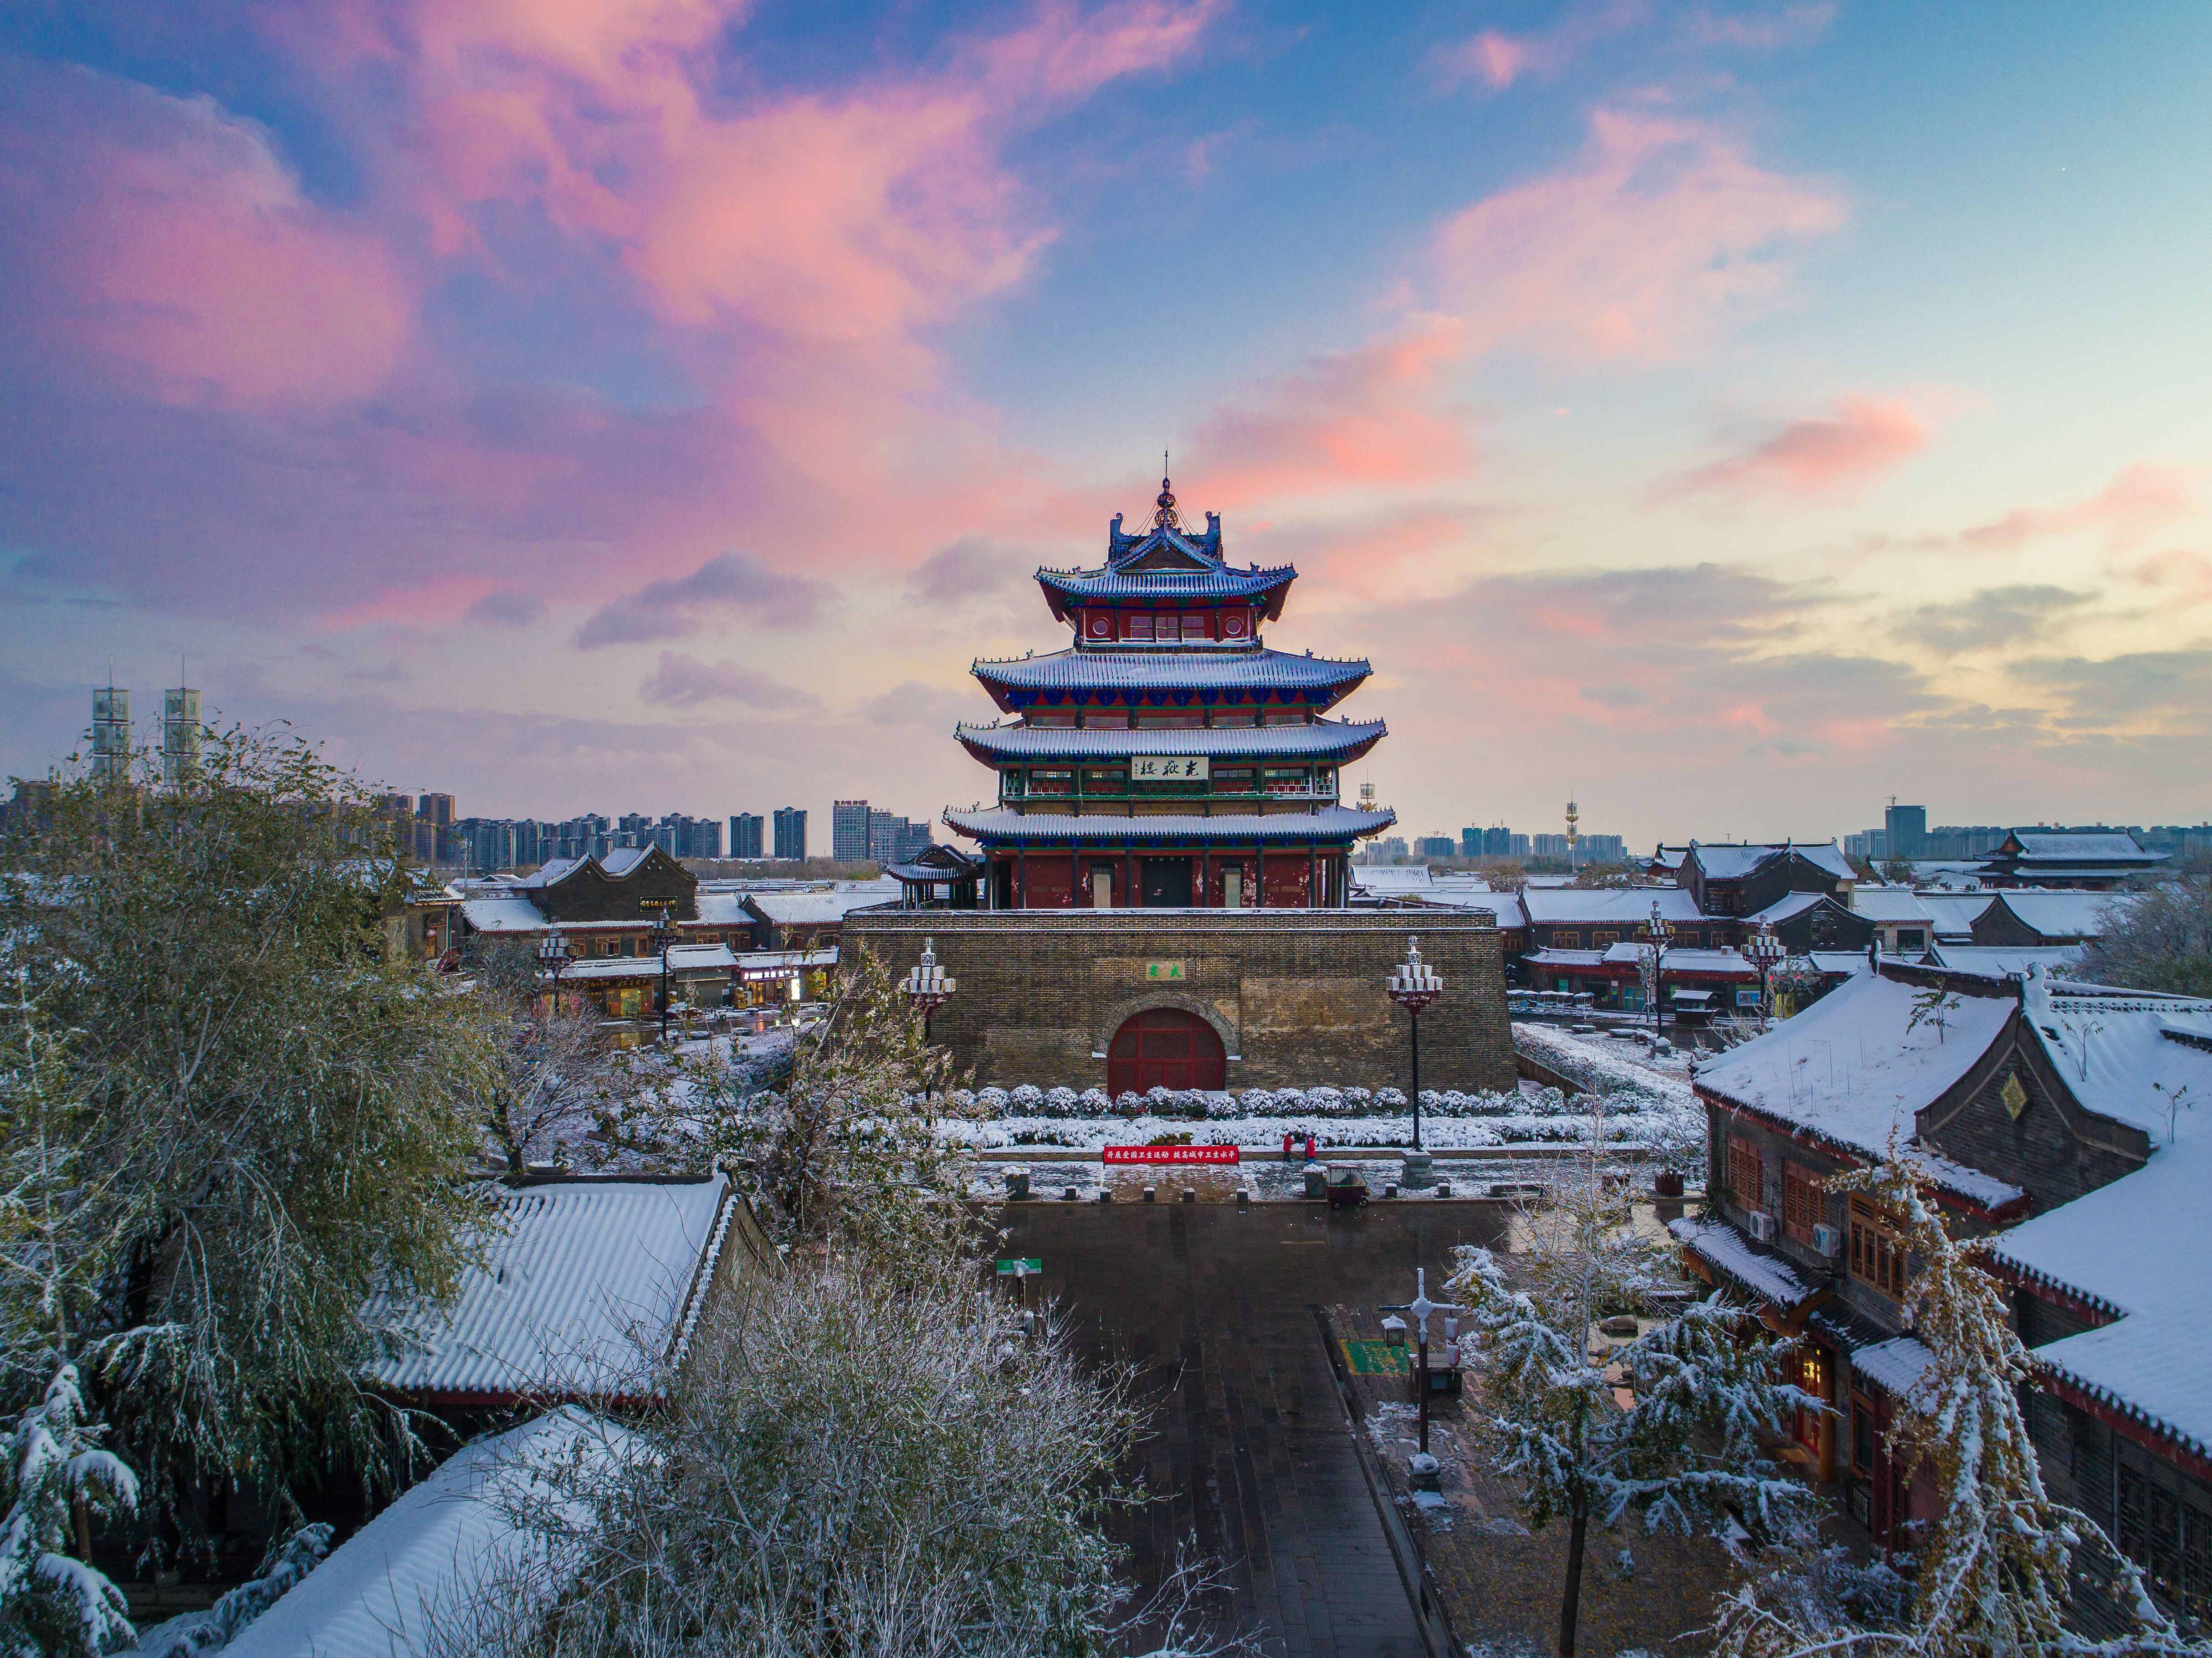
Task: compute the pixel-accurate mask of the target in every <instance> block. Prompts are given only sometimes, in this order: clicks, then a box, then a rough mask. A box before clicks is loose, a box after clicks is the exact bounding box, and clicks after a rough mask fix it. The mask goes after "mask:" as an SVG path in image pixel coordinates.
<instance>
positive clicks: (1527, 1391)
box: [1449, 1108, 1814, 1658]
mask: <svg viewBox="0 0 2212 1658" xmlns="http://www.w3.org/2000/svg"><path fill="white" fill-rule="evenodd" d="M1595 1127H1596V1130H1597V1132H1596V1133H1594V1134H1593V1136H1592V1139H1591V1143H1590V1153H1589V1158H1588V1160H1587V1162H1585V1163H1583V1165H1582V1166H1581V1167H1580V1169H1577V1170H1575V1171H1572V1172H1567V1171H1564V1170H1563V1172H1562V1177H1561V1178H1560V1179H1559V1181H1558V1182H1557V1184H1556V1186H1555V1188H1554V1189H1555V1193H1556V1203H1555V1206H1553V1207H1552V1208H1550V1209H1548V1210H1537V1211H1534V1212H1530V1213H1529V1214H1528V1215H1526V1216H1524V1217H1522V1220H1521V1223H1520V1224H1522V1227H1523V1228H1524V1230H1525V1231H1526V1234H1527V1236H1528V1243H1529V1247H1528V1251H1527V1252H1526V1254H1517V1253H1516V1255H1515V1257H1514V1260H1513V1269H1514V1270H1511V1271H1509V1270H1508V1267H1507V1266H1506V1264H1505V1263H1504V1262H1501V1261H1500V1260H1498V1258H1497V1257H1495V1256H1494V1255H1492V1254H1491V1253H1490V1252H1489V1251H1488V1250H1487V1249H1483V1248H1474V1247H1471V1246H1462V1248H1459V1249H1458V1250H1457V1251H1456V1252H1455V1253H1456V1255H1457V1270H1456V1271H1455V1273H1454V1274H1453V1276H1452V1278H1450V1280H1449V1291H1450V1293H1451V1294H1452V1295H1454V1296H1455V1297H1456V1298H1457V1299H1458V1300H1459V1302H1460V1303H1462V1304H1464V1305H1465V1306H1466V1307H1467V1308H1468V1312H1469V1315H1470V1316H1471V1321H1472V1323H1473V1326H1474V1338H1475V1341H1474V1345H1475V1349H1476V1351H1477V1353H1478V1354H1479V1356H1480V1387H1481V1394H1482V1397H1481V1403H1480V1406H1479V1407H1478V1408H1479V1410H1480V1423H1481V1435H1482V1437H1483V1440H1484V1441H1485V1442H1486V1447H1487V1452H1488V1455H1490V1456H1491V1458H1492V1464H1493V1466H1494V1467H1495V1469H1496V1471H1497V1472H1498V1474H1499V1475H1500V1476H1501V1477H1503V1478H1504V1479H1505V1480H1507V1481H1508V1482H1509V1484H1510V1485H1511V1486H1512V1487H1513V1488H1514V1490H1515V1492H1516V1497H1517V1498H1518V1500H1519V1502H1520V1504H1521V1506H1522V1510H1523V1512H1524V1513H1525V1514H1526V1515H1527V1517H1528V1523H1529V1524H1530V1525H1531V1526H1536V1527H1541V1526H1544V1525H1547V1524H1549V1523H1550V1522H1551V1521H1553V1520H1564V1521H1565V1522H1566V1524H1567V1527H1568V1534H1567V1564H1566V1575H1565V1582H1564V1583H1563V1584H1562V1585H1561V1594H1560V1605H1559V1654H1560V1658H1572V1655H1573V1653H1574V1649H1575V1629H1576V1623H1577V1618H1578V1615H1579V1611H1580V1606H1581V1599H1582V1576H1583V1553H1584V1549H1585V1547H1586V1546H1587V1541H1588V1534H1589V1528H1590V1527H1591V1526H1592V1525H1596V1526H1598V1527H1601V1528H1611V1527H1614V1526H1617V1525H1618V1524H1620V1521H1622V1520H1623V1519H1625V1518H1626V1517H1627V1516H1629V1515H1632V1514H1633V1515H1638V1516H1640V1518H1641V1520H1642V1521H1643V1524H1644V1527H1645V1529H1647V1530H1649V1531H1654V1532H1658V1531H1672V1532H1684V1533H1691V1532H1704V1533H1722V1532H1724V1531H1725V1530H1727V1529H1728V1527H1729V1526H1730V1524H1731V1523H1732V1522H1734V1521H1738V1520H1741V1521H1743V1522H1744V1523H1746V1524H1747V1525H1748V1526H1750V1527H1752V1528H1753V1531H1754V1533H1755V1534H1756V1533H1761V1532H1764V1533H1772V1534H1784V1533H1794V1532H1795V1531H1796V1529H1797V1528H1798V1527H1801V1526H1802V1523H1803V1521H1804V1518H1805V1516H1806V1515H1808V1512H1809V1509H1810V1503H1811V1497H1810V1493H1809V1492H1808V1490H1807V1488H1806V1487H1805V1486H1804V1485H1802V1483H1801V1482H1799V1481H1797V1480H1795V1479H1790V1478H1788V1477H1787V1476H1786V1475H1784V1473H1783V1472H1782V1470H1781V1468H1780V1467H1778V1465H1777V1464H1776V1463H1775V1462H1774V1461H1772V1460H1771V1458H1770V1457H1769V1456H1768V1455H1767V1454H1766V1451H1765V1445H1767V1444H1769V1443H1771V1442H1773V1441H1775V1440H1777V1439H1778V1438H1779V1437H1780V1436H1781V1435H1782V1433H1783V1430H1784V1429H1783V1424H1784V1421H1785V1419H1786V1418H1787V1417H1788V1416H1789V1414H1790V1412H1793V1411H1795V1410H1796V1409H1797V1408H1799V1407H1800V1406H1806V1405H1810V1404H1813V1403H1814V1401H1812V1400H1809V1399H1808V1397H1807V1396H1806V1395H1805V1394H1802V1393H1800V1392H1799V1391H1798V1390H1797V1389H1796V1388H1794V1387H1791V1386H1790V1385H1788V1384H1787V1383H1784V1382H1779V1381H1778V1380H1777V1377H1778V1375H1779V1367H1778V1365H1777V1363H1776V1361H1775V1351H1774V1349H1773V1348H1772V1346H1771V1345H1770V1344H1769V1343H1767V1342H1766V1341H1765V1339H1761V1338H1760V1337H1759V1335H1758V1334H1757V1333H1756V1326H1755V1324H1753V1323H1751V1322H1750V1321H1747V1319H1746V1317H1745V1315H1743V1313H1742V1312H1741V1309H1736V1308H1733V1307H1729V1306H1728V1305H1726V1304H1724V1303H1722V1302H1721V1301H1719V1300H1718V1299H1717V1298H1709V1299H1707V1300H1705V1301H1701V1302H1696V1303H1692V1304H1690V1305H1689V1306H1687V1307H1686V1308H1683V1309H1680V1311H1679V1312H1677V1313H1675V1314H1674V1315H1673V1316H1672V1317H1670V1318H1669V1319H1668V1320H1667V1321H1663V1322H1656V1323H1652V1324H1650V1327H1648V1328H1646V1329H1644V1333H1642V1334H1641V1335H1639V1336H1638V1337H1637V1338H1636V1339H1634V1340H1632V1341H1629V1342H1626V1343H1624V1344H1622V1345H1619V1346H1615V1347H1613V1349H1612V1350H1611V1351H1610V1352H1608V1353H1607V1355H1606V1356H1605V1359H1604V1363H1597V1362H1594V1361H1593V1360H1592V1358H1591V1357H1590V1351H1589V1348H1590V1343H1591V1341H1592V1340H1593V1339H1594V1338H1595V1334H1596V1332H1597V1327H1598V1325H1599V1324H1600V1322H1601V1321H1603V1320H1605V1319H1607V1318H1609V1317H1613V1316H1615V1315H1622V1314H1629V1315H1641V1316H1643V1317H1644V1318H1648V1317H1649V1315H1650V1314H1651V1313H1652V1312H1653V1311H1654V1306H1655V1304H1654V1303H1652V1301H1651V1300H1650V1292H1651V1291H1653V1290H1655V1289H1657V1288H1659V1287H1660V1285H1661V1284H1662V1278H1663V1275H1664V1264H1665V1258H1666V1255H1667V1253H1668V1252H1667V1250H1666V1249H1665V1248H1664V1247H1663V1246H1662V1244H1661V1243H1660V1242H1658V1241H1657V1240H1655V1239H1653V1238H1650V1237H1649V1236H1643V1235H1640V1234H1639V1233H1638V1232H1637V1230H1635V1227H1634V1225H1633V1222H1632V1213H1631V1211H1630V1207H1629V1201H1628V1196H1627V1194H1628V1192H1629V1190H1630V1187H1629V1186H1628V1184H1627V1181H1626V1180H1625V1179H1620V1178H1618V1177H1617V1176H1619V1175H1621V1174H1623V1173H1625V1170H1623V1169H1616V1168H1614V1167H1612V1166H1610V1164H1609V1161H1608V1159H1607V1157H1606V1155H1605V1153H1604V1151H1602V1149H1601V1146H1602V1141H1603V1139H1604V1121H1603V1114H1602V1108H1601V1111H1600V1116H1599V1120H1598V1122H1597V1123H1596V1125H1595Z"/></svg>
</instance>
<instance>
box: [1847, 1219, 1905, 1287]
mask: <svg viewBox="0 0 2212 1658" xmlns="http://www.w3.org/2000/svg"><path fill="white" fill-rule="evenodd" d="M1851 1276H1852V1277H1853V1278H1857V1279H1858V1280H1859V1281H1860V1282H1861V1283H1863V1284H1872V1285H1873V1286H1874V1287H1875V1289H1877V1290H1879V1291H1881V1293H1882V1294H1884V1295H1886V1296H1888V1297H1892V1298H1893V1299H1902V1298H1903V1297H1904V1295H1905V1245H1904V1244H1903V1243H1901V1242H1899V1241H1898V1236H1897V1229H1896V1228H1895V1227H1894V1226H1893V1225H1892V1224H1891V1223H1890V1221H1889V1218H1887V1216H1885V1215H1883V1214H1882V1213H1881V1212H1880V1211H1879V1210H1877V1209H1875V1207H1874V1206H1872V1205H1871V1204H1865V1203H1861V1202H1859V1201H1857V1199H1853V1200H1852V1203H1851Z"/></svg>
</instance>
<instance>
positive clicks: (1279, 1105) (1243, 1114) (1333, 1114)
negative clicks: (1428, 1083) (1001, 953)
mask: <svg viewBox="0 0 2212 1658" xmlns="http://www.w3.org/2000/svg"><path fill="white" fill-rule="evenodd" d="M951 1102H952V1105H953V1108H954V1109H955V1110H956V1111H957V1112H958V1113H959V1114H962V1115H963V1116H970V1115H972V1116H979V1117H982V1118H985V1119H987V1120H992V1121H1000V1120H1012V1119H1014V1118H1030V1117H1053V1118H1066V1119H1071V1120H1072V1119H1084V1120H1091V1119H1098V1118H1105V1117H1114V1116H1120V1117H1125V1118H1137V1117H1163V1118H1172V1119H1176V1120H1179V1121H1194V1122H1195V1121H1215V1122H1226V1121H1241V1120H1243V1119H1245V1118H1251V1117H1278V1116H1280V1117H1292V1116H1295V1117H1298V1118H1300V1119H1304V1118H1307V1117H1312V1118H1316V1119H1318V1120H1322V1121H1349V1120H1351V1119H1354V1118H1365V1117H1371V1116H1377V1115H1381V1116H1389V1115H1393V1114H1398V1113H1402V1112H1406V1111H1407V1110H1408V1109H1409V1107H1408V1105H1407V1100H1406V1096H1405V1094H1404V1093H1403V1091H1401V1090H1399V1089H1395V1088H1379V1089H1376V1090H1371V1091H1370V1090H1367V1089H1364V1088H1328V1087H1314V1088H1279V1089H1266V1088H1248V1089H1246V1090H1244V1091H1243V1093H1242V1094H1236V1093H1231V1092H1227V1091H1225V1090H1206V1089H1197V1088H1182V1089H1170V1088H1154V1089H1151V1090H1147V1091H1146V1092H1145V1093H1143V1094H1139V1093H1136V1092H1134V1091H1133V1090H1130V1091H1125V1092H1124V1093H1123V1094H1122V1095H1121V1097H1120V1098H1119V1099H1115V1098H1113V1097H1112V1096H1109V1095H1108V1094H1107V1092H1106V1090H1103V1088H1086V1089H1085V1090H1083V1092H1082V1093H1081V1094H1078V1093H1076V1091H1075V1090H1073V1089H1072V1088H1053V1089H1040V1088H1038V1087H1037V1086H1036V1084H1033V1083H1023V1084H1020V1085H1019V1086H1018V1087H1014V1088H1011V1089H1009V1088H982V1089H977V1090H974V1091H973V1092H970V1091H969V1090H966V1089H959V1090H954V1092H953V1093H952V1095H951ZM1565 1108H1566V1102H1565V1099H1564V1098H1563V1097H1562V1096H1561V1095H1560V1093H1559V1090H1557V1089H1547V1090H1544V1091H1543V1092H1542V1093H1541V1094H1537V1093H1531V1092H1527V1091H1523V1090H1515V1091H1513V1092H1511V1093H1504V1094H1494V1093H1488V1092H1477V1093H1473V1094H1467V1093H1462V1092H1461V1091H1460V1090H1458V1089H1456V1088H1448V1089H1443V1090H1438V1089H1433V1088H1425V1089H1423V1090H1421V1114H1422V1115H1423V1116H1424V1117H1431V1116H1433V1117H1507V1116H1538V1115H1551V1114H1556V1113H1558V1112H1560V1111H1562V1110H1565Z"/></svg>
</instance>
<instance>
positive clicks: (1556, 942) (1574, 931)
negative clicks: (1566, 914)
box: [1552, 926, 1583, 950]
mask: <svg viewBox="0 0 2212 1658" xmlns="http://www.w3.org/2000/svg"><path fill="white" fill-rule="evenodd" d="M1582 947H1583V930H1582V929H1581V928H1580V927H1577V926H1565V927H1560V926H1555V927H1553V929H1552V948H1553V949H1554V950H1580V949H1581V948H1582Z"/></svg>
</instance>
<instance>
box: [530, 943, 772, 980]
mask: <svg viewBox="0 0 2212 1658" xmlns="http://www.w3.org/2000/svg"><path fill="white" fill-rule="evenodd" d="M737 964H738V956H737V955H736V954H735V952H733V951H732V950H731V949H730V947H729V946H728V945H727V944H678V945H676V946H675V947H674V948H673V949H671V950H670V951H669V952H668V970H669V972H671V974H673V973H697V972H700V971H702V970H709V969H720V971H722V972H725V973H726V972H728V971H729V970H730V969H732V968H733V967H735V966H737ZM659 973H660V957H659V956H658V955H651V956H628V957H623V956H587V957H585V958H584V959H583V960H582V961H580V962H578V963H575V964H574V965H573V966H570V967H564V968H562V969H561V982H562V984H564V985H572V984H574V983H576V982H577V981H579V980H588V979H635V978H637V977H639V976H640V975H646V974H651V975H653V976H655V977H658V976H659Z"/></svg>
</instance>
